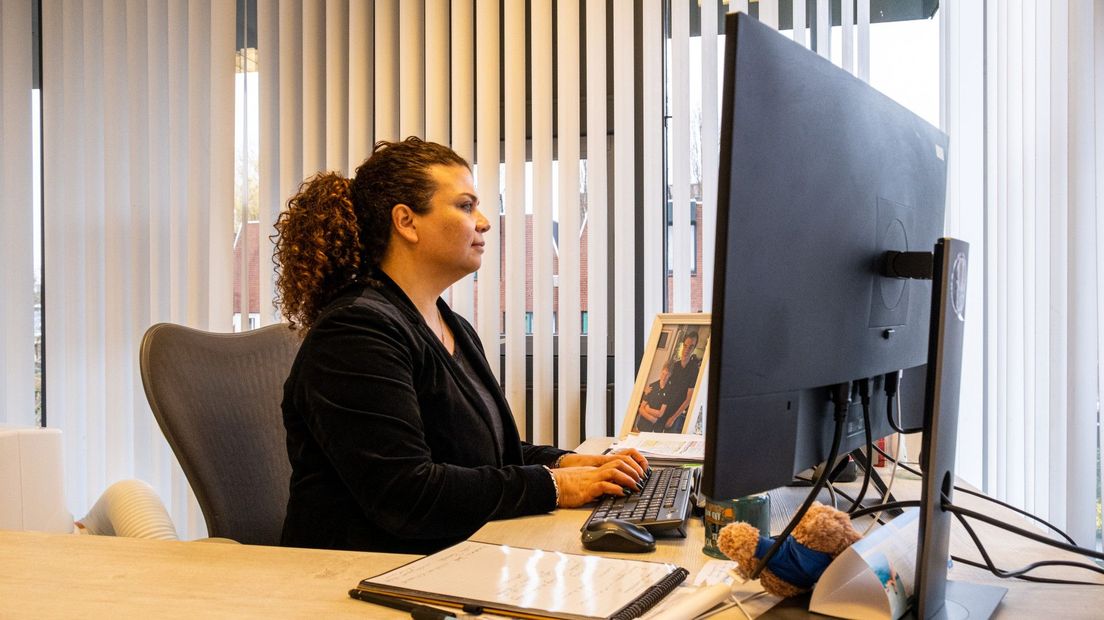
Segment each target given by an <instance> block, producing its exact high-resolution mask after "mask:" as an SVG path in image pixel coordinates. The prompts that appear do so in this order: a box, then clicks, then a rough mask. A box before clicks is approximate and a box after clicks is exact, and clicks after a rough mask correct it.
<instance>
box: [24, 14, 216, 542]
mask: <svg viewBox="0 0 1104 620" xmlns="http://www.w3.org/2000/svg"><path fill="white" fill-rule="evenodd" d="M233 11H234V7H233V5H230V4H228V3H221V2H202V1H195V0H192V1H183V0H178V1H173V2H167V3H155V4H150V5H146V4H145V3H137V2H129V3H128V2H122V1H116V2H99V1H86V2H81V1H79V0H46V1H44V2H43V3H42V36H43V40H44V41H49V44H47V45H43V58H42V65H43V66H42V75H43V134H44V136H43V151H44V156H45V157H44V162H43V175H44V178H45V179H48V180H49V181H48V183H47V187H46V190H45V193H44V212H45V219H44V234H45V258H46V262H45V281H46V283H47V286H48V287H49V290H48V303H47V304H46V308H45V316H46V323H47V324H48V325H49V338H48V339H47V341H46V342H47V350H46V371H45V372H46V375H47V377H48V378H49V380H48V382H47V402H48V407H49V410H48V416H49V423H50V426H52V427H57V428H60V429H61V430H62V431H63V434H64V445H65V464H66V476H65V478H66V495H67V498H68V501H69V505H70V508H71V509H72V510H73V512H74V513H75V514H78V515H80V514H83V511H84V510H87V509H88V507H89V506H90V505H91V504H92V502H93V501H95V499H96V498H97V497H98V496H99V494H100V493H101V492H102V491H103V490H104V489H105V488H106V487H107V486H108V485H109V484H110V483H112V482H114V481H116V480H119V479H121V478H131V477H138V478H142V479H144V480H148V481H150V482H151V484H153V485H154V487H155V488H156V489H158V491H159V493H160V495H161V497H162V499H164V500H165V501H166V503H167V504H168V505H169V509H170V512H171V514H172V515H173V518H174V520H175V521H176V523H177V525H178V528H179V529H180V530H181V531H184V532H188V533H191V534H192V535H197V534H200V533H202V531H203V524H202V518H201V516H200V515H199V511H198V509H197V508H196V506H195V504H194V500H191V499H190V493H189V489H188V485H187V482H186V481H185V480H184V478H183V475H182V474H181V472H180V470H179V467H177V466H176V465H175V460H174V459H172V457H171V454H170V452H169V451H168V450H167V446H166V445H165V442H164V440H163V439H162V437H161V433H160V431H159V430H158V428H157V426H156V424H154V422H153V417H152V415H151V414H150V411H149V408H148V406H147V405H146V399H145V395H144V393H143V391H142V383H141V380H140V378H139V373H138V347H139V342H140V340H141V337H142V334H143V332H144V330H145V329H146V328H147V327H148V326H149V325H150V324H152V323H155V322H158V321H173V322H177V323H183V324H186V325H190V326H193V327H198V328H202V329H211V330H216V331H229V328H230V312H229V311H228V310H229V308H230V306H231V296H230V291H231V279H230V277H231V274H232V265H231V262H232V261H231V248H232V243H233V233H234V231H233V220H232V209H231V205H232V204H233V169H234V161H233V152H234V149H233V135H234V133H233V128H234V118H233V115H234V108H233V105H234V97H233V92H234V91H233V71H234V65H233V62H234V49H233V48H234V38H233V26H232V25H233V23H234V13H233ZM5 23H7V20H6V19H5ZM5 38H6V37H5ZM4 90H5V92H7V84H6V83H5V89H4ZM6 141H7V140H6V138H5V142H6Z"/></svg>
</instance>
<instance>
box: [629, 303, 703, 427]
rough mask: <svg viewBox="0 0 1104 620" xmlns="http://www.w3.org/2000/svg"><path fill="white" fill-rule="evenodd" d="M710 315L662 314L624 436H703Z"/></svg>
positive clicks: (642, 362) (635, 388)
mask: <svg viewBox="0 0 1104 620" xmlns="http://www.w3.org/2000/svg"><path fill="white" fill-rule="evenodd" d="M709 333H710V330H709V314H707V313H696V314H658V315H656V318H655V321H654V322H653V323H652V333H651V335H650V336H649V337H648V346H647V348H645V349H644V357H643V359H641V360H640V369H639V370H638V371H637V373H636V385H634V386H633V392H632V396H631V397H630V398H629V410H628V411H627V412H626V413H625V421H624V423H623V424H622V427H621V436H622V437H624V436H626V435H628V434H629V433H633V432H641V431H651V432H655V433H692V432H699V433H700V432H701V431H700V429H701V425H702V416H701V411H702V408H703V407H704V405H705V398H704V393H705V389H704V387H705V386H704V385H703V384H704V383H705V377H706V375H707V373H706V366H707V364H708V363H709Z"/></svg>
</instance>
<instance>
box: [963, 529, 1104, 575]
mask: <svg viewBox="0 0 1104 620" xmlns="http://www.w3.org/2000/svg"><path fill="white" fill-rule="evenodd" d="M955 518H956V519H958V522H959V523H961V524H962V527H963V528H965V530H966V533H967V534H969V535H970V538H971V539H973V541H974V546H975V547H977V549H978V552H979V553H981V557H982V559H983V560H984V561H985V563H984V564H982V563H980V562H975V561H973V560H968V559H966V558H960V557H957V556H951V559H953V560H954V561H956V562H961V563H963V564H967V565H969V566H976V567H977V568H985V569H988V570H989V572H990V573H993V574H994V575H996V576H997V577H1000V578H1002V579H1009V578H1017V579H1023V580H1025V581H1034V582H1039V583H1059V584H1068V585H1091V586H1104V583H1096V582H1091V581H1077V580H1067V579H1056V578H1052V577H1034V576H1032V575H1028V574H1027V573H1029V572H1031V571H1033V570H1035V569H1036V568H1042V567H1044V566H1069V567H1073V568H1084V569H1088V570H1091V571H1093V572H1095V573H1100V574H1102V575H1104V568H1100V567H1099V566H1096V565H1095V564H1085V563H1084V562H1073V561H1071V560H1042V561H1039V562H1032V563H1031V564H1028V565H1027V566H1024V567H1022V568H1018V569H1016V570H1011V571H1008V570H1003V569H1000V568H997V566H996V565H994V564H993V560H992V558H990V557H989V553H988V552H987V551H986V550H985V545H984V544H982V542H981V538H980V537H979V536H978V535H977V532H975V531H974V528H973V527H972V526H971V525H970V523H969V522H968V521H966V517H964V516H963V515H960V514H955Z"/></svg>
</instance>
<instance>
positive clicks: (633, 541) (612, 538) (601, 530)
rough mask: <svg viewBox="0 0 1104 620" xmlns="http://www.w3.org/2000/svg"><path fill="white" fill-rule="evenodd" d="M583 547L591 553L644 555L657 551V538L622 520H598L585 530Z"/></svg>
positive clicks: (641, 528)
mask: <svg viewBox="0 0 1104 620" xmlns="http://www.w3.org/2000/svg"><path fill="white" fill-rule="evenodd" d="M583 546H584V547H586V548H587V549H590V550H591V551H614V552H617V553H644V552H647V551H655V536H652V533H651V532H649V531H648V530H646V529H644V528H643V527H641V526H639V525H637V524H635V523H629V522H628V521H624V520H621V519H596V520H594V521H591V522H590V524H589V525H587V528H586V529H585V530H583Z"/></svg>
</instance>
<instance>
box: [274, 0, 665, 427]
mask: <svg viewBox="0 0 1104 620" xmlns="http://www.w3.org/2000/svg"><path fill="white" fill-rule="evenodd" d="M554 7H555V11H554V10H553V8H554ZM637 10H641V11H645V12H646V15H645V17H646V18H647V19H648V20H650V22H649V23H656V24H658V23H659V21H658V20H660V19H661V10H662V6H661V3H660V2H659V1H658V0H656V1H653V2H650V3H648V4H646V5H644V7H642V8H640V9H637V8H636V7H635V6H634V3H629V2H613V3H610V2H605V1H602V0H598V1H593V0H587V1H586V2H583V1H581V0H575V1H571V2H568V1H561V2H556V3H553V2H552V0H535V1H534V2H532V3H531V4H530V7H529V10H528V11H527V10H526V3H523V2H506V3H502V4H501V5H500V3H499V2H497V1H496V0H452V1H451V2H450V1H447V0H424V1H412V2H405V1H404V2H396V1H395V0H378V1H376V2H365V1H363V0H360V1H358V0H329V1H327V2H325V3H312V2H294V1H292V2H276V1H275V0H261V1H260V2H259V3H258V8H257V11H258V16H257V17H258V48H259V49H258V58H259V62H258V65H259V68H258V70H259V72H260V83H261V84H262V86H261V93H262V97H261V101H260V110H261V125H260V126H261V136H260V142H261V144H260V162H259V163H260V170H262V171H263V173H262V175H261V176H262V180H261V209H260V211H261V219H262V223H261V226H262V230H264V231H268V230H270V227H271V225H272V223H273V222H274V221H275V219H276V216H277V214H278V213H279V211H280V209H281V208H282V205H283V203H284V202H285V201H286V200H287V198H288V197H289V196H291V194H292V193H294V191H295V189H296V187H297V186H298V185H299V183H300V182H301V181H302V180H303V179H304V178H306V177H308V176H310V175H312V174H314V173H315V172H317V171H320V170H329V169H336V170H341V171H343V172H344V173H345V174H347V175H351V174H352V172H353V169H354V168H355V167H356V165H358V164H359V163H360V162H361V161H363V159H364V158H366V157H367V156H368V155H369V154H370V147H369V145H370V144H371V143H372V141H373V140H381V139H387V140H395V139H400V138H403V137H406V136H408V135H417V136H421V137H424V138H426V139H430V140H434V141H439V142H442V143H445V144H449V145H451V146H452V147H453V148H454V149H455V150H456V151H457V152H459V153H460V154H461V155H463V156H464V157H466V158H468V159H469V160H471V161H472V162H473V164H474V172H475V176H476V181H477V187H478V191H479V193H480V197H481V201H482V209H483V211H484V212H485V213H486V214H487V215H488V219H490V221H491V224H492V231H491V233H490V234H489V235H487V242H488V243H487V246H486V251H485V253H484V261H483V266H482V268H481V270H480V271H479V273H478V274H477V276H475V277H468V278H465V279H464V280H463V281H461V282H459V283H457V284H456V285H454V286H453V288H452V290H451V292H450V295H451V303H452V305H453V308H454V309H455V310H456V311H457V312H459V313H460V314H462V315H464V316H466V317H467V318H468V319H469V320H471V321H472V323H473V324H474V325H475V326H476V327H477V330H478V332H479V334H480V338H481V339H482V340H483V344H484V347H485V348H486V353H487V355H488V358H489V359H491V360H492V362H493V363H492V367H494V369H495V371H496V374H497V373H498V367H497V366H498V364H497V360H499V356H500V355H501V349H500V347H501V346H502V345H503V344H504V345H505V372H504V375H503V376H501V377H499V379H500V380H501V381H503V382H504V384H505V391H506V395H507V399H508V400H509V402H510V406H511V408H512V410H513V412H514V415H515V418H516V421H517V424H518V427H519V429H520V430H521V432H522V434H523V436H526V437H528V438H530V439H531V440H533V441H536V442H542V443H559V444H560V445H564V446H566V447H574V446H575V445H577V444H578V443H579V441H581V440H582V439H583V438H584V436H585V435H586V434H589V435H605V434H608V433H609V432H611V430H612V428H614V427H611V426H609V425H608V424H607V420H606V409H607V406H606V385H607V384H608V383H610V382H611V379H613V378H611V377H608V376H607V374H606V363H605V360H606V357H607V354H608V353H609V351H608V350H607V347H608V344H607V342H608V340H607V338H608V336H609V335H610V333H609V327H608V325H610V324H612V325H614V328H613V332H612V335H613V338H614V349H613V353H614V358H615V360H616V361H615V372H614V377H616V379H615V381H616V383H617V385H618V388H617V391H616V401H615V403H614V407H615V409H614V410H615V411H616V412H618V416H620V415H621V414H622V413H621V412H623V410H624V407H625V405H626V404H627V401H628V396H629V392H630V391H631V387H632V383H633V379H634V376H635V366H636V360H635V351H636V348H637V346H638V343H637V342H636V337H637V335H636V331H635V329H634V328H633V326H634V325H635V319H636V317H635V312H636V311H635V308H634V307H633V304H632V303H622V304H618V305H616V306H615V308H616V310H615V312H616V315H611V313H610V311H609V306H610V304H609V302H608V295H607V287H608V286H609V284H610V281H611V279H612V284H613V286H614V296H615V298H618V299H627V300H631V299H633V298H634V294H635V293H634V286H635V269H634V267H633V265H635V260H636V259H635V253H636V250H635V244H636V241H635V238H634V233H633V231H634V228H635V223H634V222H635V212H636V209H637V204H636V202H637V198H636V191H637V189H636V175H637V172H636V168H635V166H636V158H637V154H636V140H635V131H636V126H637V120H636V111H635V107H634V106H635V101H636V94H635V93H634V88H635V85H634V79H635V78H634V75H635V73H636V72H637V67H636V62H637V61H636V57H635V54H634V49H635V45H636V43H635V41H634V36H635V31H634V19H635V11H637ZM608 19H611V20H612V23H611V24H610V25H611V26H612V29H613V33H614V37H613V41H612V42H610V41H609V40H608V39H607V37H606V36H605V28H603V27H601V26H602V24H604V23H605V22H606V21H607V20H608ZM584 24H585V26H584ZM584 32H585V33H586V38H585V39H584V38H583V33H584ZM365 33H367V34H368V35H369V36H368V37H367V38H366V36H365ZM655 34H656V40H655V41H653V42H652V43H650V44H651V45H659V44H660V43H659V39H658V36H659V34H660V33H659V32H658V30H657V32H656V33H655ZM658 59H659V56H658V55H656V57H655V59H654V60H657V61H658ZM643 73H644V74H645V75H647V74H648V71H646V70H645V71H643ZM607 75H610V76H612V89H611V88H609V86H607V82H606V76H607ZM335 82H340V84H338V83H335ZM346 82H347V84H346ZM500 84H501V88H502V89H503V90H502V91H501V92H500ZM584 93H585V96H584ZM611 100H612V104H613V108H614V115H613V118H614V125H613V126H612V127H607V126H606V118H607V114H606V113H607V109H606V107H607V105H609V103H608V102H609V101H611ZM584 109H585V110H586V126H585V127H583V123H582V114H581V112H582V110H584ZM611 133H612V136H613V138H612V149H608V148H607V136H608V135H610V134H611ZM269 145H273V146H271V147H270V146H269ZM654 155H655V156H657V157H658V156H659V155H660V153H659V150H658V149H656V150H655V152H654ZM500 166H501V174H500ZM581 169H585V175H584V174H580V170H581ZM266 175H267V176H268V177H269V178H264V177H266ZM584 178H585V188H584V187H583V186H582V185H581V179H584ZM610 190H612V197H613V200H612V202H610V201H609V200H608V196H609V194H608V192H610ZM500 194H501V197H500ZM500 199H501V204H502V213H501V216H500V217H495V216H496V214H498V213H499V201H500ZM584 200H585V203H584V202H583V201H584ZM584 204H585V209H584ZM611 227H612V230H613V231H614V234H613V244H614V245H613V250H612V253H611V252H610V245H609V241H608V240H607V234H608V232H609V231H610V230H611ZM500 228H501V229H502V230H500ZM266 236H267V235H265V234H262V235H261V237H262V238H264V237H266ZM584 239H585V241H586V243H585V247H586V252H585V254H584V251H583V247H584V244H583V240H584ZM261 249H262V251H264V252H271V246H270V245H262V248H261ZM266 256H267V254H266ZM584 264H585V265H586V271H585V272H584V270H583V265H584ZM609 265H618V266H619V268H618V269H616V270H611V269H609V267H608V266H609ZM584 274H585V275H584ZM263 279H264V280H266V286H268V287H271V282H270V281H269V280H270V278H268V277H267V275H266V277H265V278H263ZM523 282H528V283H529V286H528V287H526V286H521V285H520V284H521V283H523ZM504 283H505V284H504ZM584 291H586V294H585V302H584ZM264 295H265V297H263V300H264V303H262V305H265V304H266V303H267V300H270V299H271V288H268V289H267V292H266V293H265V294H264ZM584 311H586V312H587V313H588V318H587V336H588V337H587V339H586V342H587V347H586V351H585V353H586V355H587V359H588V360H590V363H589V364H587V372H586V374H585V375H584V374H583V373H582V371H581V364H580V362H581V359H580V358H581V354H582V353H584V351H582V350H581V338H580V336H581V335H582V331H583V329H582V313H583V312H584ZM611 319H612V321H611ZM265 320H271V319H270V318H266V319H265ZM530 326H531V327H530ZM620 326H625V327H623V328H622V327H620ZM530 328H531V330H532V331H531V333H527V332H528V331H529V329H530ZM556 335H558V347H557V340H556V339H555V336H556ZM527 356H531V359H532V364H531V367H529V368H527V364H526V358H527ZM584 384H585V385H587V386H591V387H590V388H589V389H587V390H586V394H587V398H586V401H585V402H586V405H585V411H586V415H585V417H581V416H580V415H579V411H580V409H581V408H582V407H583V405H582V403H583V401H582V392H583V387H582V386H583V385H584ZM554 405H555V406H554Z"/></svg>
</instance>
